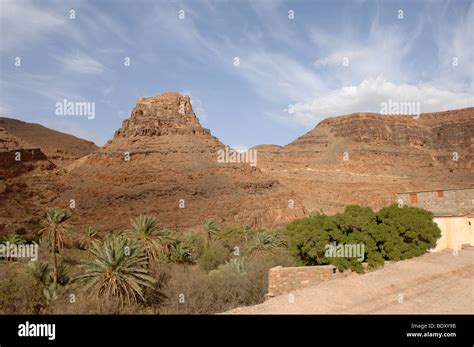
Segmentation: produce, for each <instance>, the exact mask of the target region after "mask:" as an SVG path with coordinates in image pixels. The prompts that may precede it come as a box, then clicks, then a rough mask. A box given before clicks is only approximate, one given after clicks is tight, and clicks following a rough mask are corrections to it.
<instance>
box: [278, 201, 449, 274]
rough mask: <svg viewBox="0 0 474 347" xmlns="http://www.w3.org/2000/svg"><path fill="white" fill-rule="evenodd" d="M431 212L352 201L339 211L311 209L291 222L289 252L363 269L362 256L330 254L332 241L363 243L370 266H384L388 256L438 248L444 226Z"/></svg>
mask: <svg viewBox="0 0 474 347" xmlns="http://www.w3.org/2000/svg"><path fill="white" fill-rule="evenodd" d="M432 217H433V215H432V213H430V212H428V211H426V210H423V209H420V208H415V207H406V206H405V207H403V208H399V207H398V206H397V205H396V204H394V205H391V206H388V207H386V208H383V209H381V210H380V211H379V212H377V213H374V212H373V211H372V210H371V209H370V208H366V207H360V206H348V207H346V209H345V210H344V213H341V214H337V215H335V216H326V215H324V214H317V215H311V216H309V217H306V218H303V219H299V220H296V221H293V222H292V223H290V224H288V225H287V227H286V230H287V234H288V236H289V253H290V255H292V256H295V257H296V258H297V259H298V260H299V262H300V263H301V264H303V265H324V264H333V265H335V266H337V267H338V269H339V270H344V269H347V268H351V269H352V270H354V271H357V272H361V271H362V266H361V263H360V260H358V259H357V258H354V257H350V258H349V257H345V258H344V257H326V252H325V250H326V247H327V245H328V244H330V243H334V242H335V243H336V244H339V245H346V244H363V245H364V259H365V261H366V262H367V263H368V265H369V267H371V268H375V267H379V266H381V265H383V262H384V260H401V259H408V258H411V257H415V256H419V255H422V254H424V253H425V252H426V251H427V250H428V249H430V248H433V247H434V246H435V245H436V240H437V239H438V238H439V237H440V236H441V232H440V230H439V228H438V226H437V225H436V224H435V223H434V222H433V221H432Z"/></svg>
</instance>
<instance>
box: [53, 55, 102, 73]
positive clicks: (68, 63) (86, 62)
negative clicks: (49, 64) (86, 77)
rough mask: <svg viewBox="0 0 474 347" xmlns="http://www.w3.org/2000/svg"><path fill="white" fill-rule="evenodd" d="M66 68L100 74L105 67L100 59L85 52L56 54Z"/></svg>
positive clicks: (72, 70) (78, 71)
mask: <svg viewBox="0 0 474 347" xmlns="http://www.w3.org/2000/svg"><path fill="white" fill-rule="evenodd" d="M55 58H56V60H57V61H59V62H60V63H61V64H62V65H63V67H64V69H66V70H68V71H71V72H77V73H84V74H100V73H102V72H103V71H104V69H105V67H104V65H102V64H101V63H100V62H99V61H97V60H96V59H94V58H92V57H91V56H88V55H86V54H84V53H74V54H68V55H64V56H56V57H55Z"/></svg>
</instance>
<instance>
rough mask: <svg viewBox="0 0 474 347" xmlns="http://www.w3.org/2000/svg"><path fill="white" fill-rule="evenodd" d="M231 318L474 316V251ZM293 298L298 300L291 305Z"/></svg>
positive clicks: (446, 254) (335, 284) (403, 264)
mask: <svg viewBox="0 0 474 347" xmlns="http://www.w3.org/2000/svg"><path fill="white" fill-rule="evenodd" d="M292 294H293V297H292V296H291V295H290V296H289V295H282V296H279V297H276V298H273V299H270V300H268V301H266V302H265V303H263V304H260V305H256V306H251V307H242V308H237V309H235V310H232V311H230V312H228V313H236V314H259V313H260V314H265V313H290V314H292V313H471V314H473V313H474V249H473V248H469V249H464V250H462V251H459V253H458V255H453V252H451V251H447V250H446V251H443V252H439V253H430V254H425V255H423V256H421V257H418V258H415V259H410V260H405V261H400V262H396V263H392V264H389V265H386V266H385V267H384V268H382V269H380V270H377V271H374V272H371V273H367V274H363V275H356V274H355V275H352V276H350V277H346V278H340V279H335V280H332V281H329V282H325V283H322V284H319V285H317V286H314V287H310V288H306V289H301V290H297V291H294V292H293V293H292ZM292 298H293V300H291V299H292Z"/></svg>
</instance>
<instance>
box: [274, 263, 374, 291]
mask: <svg viewBox="0 0 474 347" xmlns="http://www.w3.org/2000/svg"><path fill="white" fill-rule="evenodd" d="M362 265H363V266H364V268H366V264H365V263H364V264H362ZM352 273H353V272H352V271H351V270H346V271H344V272H340V271H339V270H338V269H337V268H336V267H335V266H333V265H319V266H298V267H282V266H277V267H274V268H271V269H270V271H269V273H268V294H267V298H271V297H274V296H278V295H283V294H288V293H291V292H292V291H294V290H297V289H301V288H306V287H310V286H314V285H316V284H319V283H321V282H325V281H330V280H332V279H336V278H342V277H347V276H349V275H351V274H352Z"/></svg>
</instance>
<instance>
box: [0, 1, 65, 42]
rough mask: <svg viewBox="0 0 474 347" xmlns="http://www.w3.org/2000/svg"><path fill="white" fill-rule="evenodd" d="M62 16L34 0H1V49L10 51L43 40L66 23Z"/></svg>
mask: <svg viewBox="0 0 474 347" xmlns="http://www.w3.org/2000/svg"><path fill="white" fill-rule="evenodd" d="M66 20H67V17H66V15H63V16H61V15H60V14H59V13H54V12H52V11H49V10H47V9H44V8H43V7H41V6H39V5H38V4H34V3H33V1H28V0H24V1H17V0H2V1H0V31H1V32H0V37H1V38H2V40H1V43H0V50H2V51H8V50H12V49H16V48H17V47H19V46H22V45H28V44H31V43H32V42H35V41H37V40H41V39H43V38H44V37H46V36H47V35H48V34H49V33H54V32H57V31H58V29H59V28H60V27H61V26H63V25H64V24H65V23H66Z"/></svg>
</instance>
